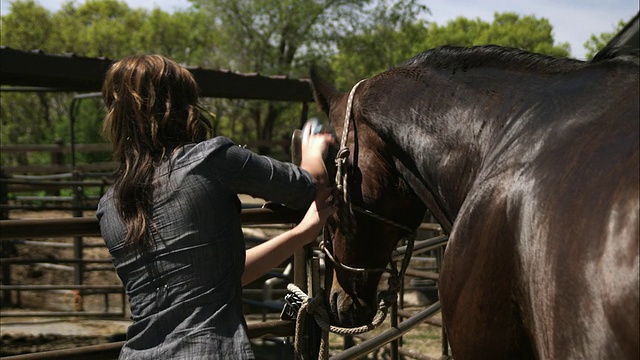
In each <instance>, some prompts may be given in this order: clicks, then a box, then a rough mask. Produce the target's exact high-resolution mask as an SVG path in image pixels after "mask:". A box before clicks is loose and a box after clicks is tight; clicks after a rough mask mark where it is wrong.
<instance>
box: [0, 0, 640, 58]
mask: <svg viewBox="0 0 640 360" xmlns="http://www.w3.org/2000/svg"><path fill="white" fill-rule="evenodd" d="M11 1H12V0H0V2H1V3H2V13H4V12H5V11H6V10H7V9H8V8H9V3H10V2H11ZM36 1H39V2H40V4H42V5H43V6H45V7H46V8H48V9H49V10H51V11H57V10H59V9H60V5H61V4H62V3H63V2H65V1H67V0H36ZM75 1H77V2H79V3H82V2H84V0H75ZM125 1H126V2H127V3H128V4H129V6H130V7H133V8H139V7H144V8H148V9H152V8H154V7H159V8H161V9H163V10H165V11H174V10H179V9H186V8H188V7H189V6H190V3H189V1H187V0H125ZM420 1H421V2H422V3H424V4H425V5H427V7H428V8H429V9H430V10H431V13H432V15H430V16H428V17H427V20H429V21H431V22H435V23H437V24H440V25H444V24H446V23H447V21H449V20H452V19H455V18H456V17H458V16H464V17H466V18H470V19H475V18H480V19H482V20H484V21H487V22H491V21H493V14H494V13H495V12H506V11H511V12H515V13H517V14H520V15H535V16H536V17H538V18H541V17H544V18H547V19H548V20H549V22H550V23H551V25H553V29H554V38H555V40H556V42H568V43H569V44H570V45H571V55H572V56H573V57H575V58H578V59H584V56H585V52H586V50H585V49H584V43H585V42H586V41H587V40H588V39H589V37H590V36H591V34H597V35H599V34H600V33H602V32H611V31H612V30H613V29H615V27H616V25H617V24H618V21H619V20H624V21H625V22H627V21H629V20H630V19H631V18H632V17H633V16H634V15H635V14H636V13H637V12H638V0H535V1H531V0H420Z"/></svg>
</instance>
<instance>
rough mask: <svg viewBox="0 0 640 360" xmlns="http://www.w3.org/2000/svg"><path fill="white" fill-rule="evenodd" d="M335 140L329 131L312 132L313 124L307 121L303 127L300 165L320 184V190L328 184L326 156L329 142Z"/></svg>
mask: <svg viewBox="0 0 640 360" xmlns="http://www.w3.org/2000/svg"><path fill="white" fill-rule="evenodd" d="M333 142H334V140H333V136H332V135H331V134H328V133H317V134H312V133H311V126H310V124H309V123H307V124H306V125H305V126H304V128H303V129H302V146H301V153H302V160H301V161H300V167H301V168H303V169H305V170H306V171H307V172H309V174H311V176H312V177H313V179H314V180H315V182H316V184H317V185H318V190H320V189H321V188H323V187H326V186H328V184H329V176H328V174H327V168H326V167H325V165H324V157H325V155H326V153H327V149H328V148H329V144H332V143H333Z"/></svg>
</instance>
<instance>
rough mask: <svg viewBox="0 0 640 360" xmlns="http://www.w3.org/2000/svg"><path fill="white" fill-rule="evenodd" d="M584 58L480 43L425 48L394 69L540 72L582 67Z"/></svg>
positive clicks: (561, 71)
mask: <svg viewBox="0 0 640 360" xmlns="http://www.w3.org/2000/svg"><path fill="white" fill-rule="evenodd" d="M586 64H588V63H587V62H585V61H580V60H575V59H569V58H555V57H552V56H548V55H543V54H537V53H532V52H528V51H525V50H520V49H515V48H509V47H502V46H497V45H484V46H472V47H456V46H441V47H437V48H434V49H431V50H427V51H425V52H423V53H421V54H418V55H416V56H415V57H413V58H412V59H410V60H408V61H406V62H404V63H402V64H400V65H398V66H397V67H395V69H410V68H422V67H431V68H441V69H450V70H454V69H462V70H468V69H472V68H477V67H482V66H488V67H498V68H502V69H522V70H525V69H526V70H528V71H535V72H540V73H546V74H549V73H563V72H567V71H572V70H576V69H579V68H581V67H584V66H585V65H586Z"/></svg>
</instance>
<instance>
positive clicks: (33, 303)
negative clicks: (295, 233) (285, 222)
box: [0, 200, 441, 359]
mask: <svg viewBox="0 0 640 360" xmlns="http://www.w3.org/2000/svg"><path fill="white" fill-rule="evenodd" d="M258 201H259V200H254V202H258ZM94 215H95V214H94V213H93V212H85V213H84V216H94ZM10 217H11V219H31V218H62V217H72V214H71V213H70V212H61V211H40V212H24V211H12V212H11V214H10ZM278 231H281V230H274V229H256V228H251V229H246V235H247V236H248V237H256V238H260V237H270V236H273V234H274V233H276V232H278ZM37 241H41V242H46V243H49V244H50V245H51V244H57V245H58V246H55V247H54V246H34V245H33V244H24V243H15V244H13V246H7V245H5V244H3V248H2V256H3V257H5V256H13V257H20V258H31V259H53V258H73V250H72V247H71V245H72V244H73V239H71V238H69V239H62V238H55V239H37ZM83 242H84V244H85V249H84V250H83V256H84V258H87V259H110V256H109V252H108V250H107V249H106V248H105V247H104V246H103V243H102V239H101V238H84V240H83ZM65 265H66V264H65ZM90 267H91V268H94V269H95V270H94V271H85V273H84V277H83V283H84V284H96V285H98V284H100V285H118V286H119V285H121V282H120V280H119V278H118V277H117V275H116V273H115V271H113V268H112V267H111V265H110V264H109V263H106V264H93V265H90ZM3 270H4V269H3ZM70 270H71V269H70V268H67V267H64V266H62V267H61V266H55V265H54V266H51V265H46V264H30V265H12V266H11V281H12V284H30V285H55V284H60V285H63V284H72V283H73V271H70ZM2 275H3V276H4V274H2ZM3 295H4V294H3ZM6 300H7V299H4V298H3V299H2V303H3V304H4V306H3V307H2V308H1V309H0V310H1V311H2V313H3V314H2V317H0V356H8V355H18V354H26V353H33V352H41V351H50V350H60V349H66V348H71V347H78V346H88V345H97V344H104V343H108V342H112V341H122V340H124V334H125V333H126V329H127V327H128V326H129V324H130V321H129V319H128V316H129V313H128V304H127V303H126V300H125V303H124V304H123V301H122V298H121V296H120V295H118V294H111V295H108V296H107V295H104V294H94V295H84V296H82V297H81V298H80V297H78V296H77V293H74V292H73V291H69V290H59V291H46V292H45V291H20V293H19V296H17V294H16V292H15V291H13V292H12V295H11V306H6V305H7V301H6ZM123 309H124V311H123ZM78 310H85V311H91V312H108V313H112V314H120V315H115V316H109V317H97V318H95V317H93V318H90V319H87V318H74V317H34V316H25V314H27V313H29V312H35V311H49V312H54V311H78ZM10 314H14V315H20V316H15V317H13V316H7V315H10ZM270 317H273V318H277V314H271V315H270ZM248 321H251V320H250V319H249V320H248ZM256 321H260V319H259V318H256ZM439 332H440V329H439V328H436V327H433V326H429V325H426V324H425V325H421V330H418V331H415V332H412V333H415V334H413V335H410V336H407V337H405V339H406V340H405V344H406V345H410V346H411V348H412V349H417V350H418V351H420V353H422V354H429V355H430V356H433V357H434V358H437V357H439V351H440V349H441V344H440V335H439ZM290 340H291V339H289V341H290ZM330 343H331V352H332V353H337V352H339V351H340V349H341V346H342V340H341V339H340V338H338V337H333V335H332V340H331V341H330ZM291 346H292V345H291V343H290V342H287V339H284V341H282V339H280V340H276V339H274V340H269V339H266V340H260V339H259V340H256V341H254V350H255V351H256V355H257V357H258V358H259V359H288V358H291V349H292V347H291ZM368 358H370V359H377V358H380V359H385V358H388V354H385V353H384V351H380V352H377V353H374V354H371V355H370V356H368Z"/></svg>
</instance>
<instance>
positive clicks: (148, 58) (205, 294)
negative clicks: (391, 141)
mask: <svg viewBox="0 0 640 360" xmlns="http://www.w3.org/2000/svg"><path fill="white" fill-rule="evenodd" d="M102 93H103V97H104V101H105V105H106V109H107V115H106V117H105V121H104V131H105V134H106V135H107V137H109V138H110V139H111V142H112V143H113V150H114V152H113V153H114V159H115V161H116V162H117V163H118V167H117V169H116V171H115V182H114V185H113V187H112V188H111V189H110V190H109V191H108V192H107V193H106V194H105V195H104V197H103V198H102V199H101V200H100V203H99V205H98V211H97V216H98V219H99V222H100V230H101V233H102V237H103V238H104V241H105V243H106V245H107V247H108V248H109V251H110V253H111V255H112V259H113V263H114V266H115V268H116V270H117V273H118V276H119V277H120V279H121V280H122V282H123V283H124V286H125V289H126V292H127V294H128V296H129V302H130V305H131V317H132V320H133V324H132V325H131V326H130V327H129V329H128V332H127V341H126V343H125V345H124V347H123V349H122V351H121V353H120V358H122V359H129V358H131V359H199V358H200V359H202V358H212V359H213V358H215V359H247V358H253V353H252V351H251V346H250V342H249V339H248V337H247V334H246V323H245V321H244V316H243V314H242V301H241V295H242V289H241V287H242V285H244V284H248V283H249V282H251V281H253V280H255V279H257V278H258V277H259V276H261V275H262V274H264V273H265V272H267V271H268V270H270V269H272V268H273V267H275V266H277V265H278V264H279V263H281V262H282V261H284V260H286V259H287V258H288V257H289V256H290V255H291V254H292V253H293V252H294V251H295V250H296V249H297V248H299V247H301V246H303V245H304V244H307V243H309V242H310V241H312V240H313V239H315V237H316V236H317V234H318V232H319V231H320V229H321V227H322V225H323V224H324V222H325V221H326V219H327V217H328V216H330V215H331V214H332V213H333V212H335V208H334V206H332V205H331V203H330V201H329V200H330V199H328V195H329V193H330V191H329V190H328V189H327V188H326V184H327V178H326V176H327V175H326V172H325V168H324V164H323V156H324V154H325V152H326V148H327V144H328V143H329V142H330V141H331V137H330V136H329V135H326V134H323V135H311V134H308V136H306V140H305V141H304V143H303V154H302V157H303V158H302V163H301V166H300V168H298V167H296V166H294V165H292V164H288V163H281V162H278V161H275V160H273V159H269V158H267V157H262V156H257V155H255V154H253V153H252V152H250V151H248V150H246V149H243V148H240V147H238V146H235V145H234V144H233V143H232V142H231V141H230V140H229V139H227V138H224V137H216V138H213V139H210V140H207V135H208V134H209V132H210V129H211V125H210V123H209V122H208V121H207V120H206V119H205V118H204V117H203V116H202V115H201V111H202V110H201V108H200V107H199V105H198V93H197V85H196V83H195V81H194V79H193V77H192V76H191V74H190V73H189V72H188V71H187V70H186V69H184V68H182V67H180V66H179V65H178V64H176V63H175V62H173V61H171V60H168V59H166V58H164V57H161V56H158V55H145V56H134V57H128V58H125V59H122V60H120V61H118V62H116V63H115V64H114V65H113V66H112V67H111V68H110V69H109V71H108V73H107V75H106V78H105V81H104V85H103V90H102ZM239 193H244V194H249V195H252V196H256V197H260V198H265V199H268V200H271V201H273V202H277V203H282V204H285V205H287V206H289V207H293V208H298V209H302V208H306V207H309V208H308V211H307V213H306V215H305V217H304V219H303V220H302V221H301V222H300V224H298V225H297V226H296V227H295V228H293V229H292V230H290V231H288V232H285V233H283V234H281V235H279V236H277V237H275V238H274V239H271V240H270V241H267V242H265V243H263V244H261V245H259V246H256V247H253V248H251V249H250V250H248V251H246V254H245V244H244V238H243V236H242V231H241V225H240V202H239V200H238V197H237V194H239ZM310 204H311V205H310ZM309 205H310V206H309Z"/></svg>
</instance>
